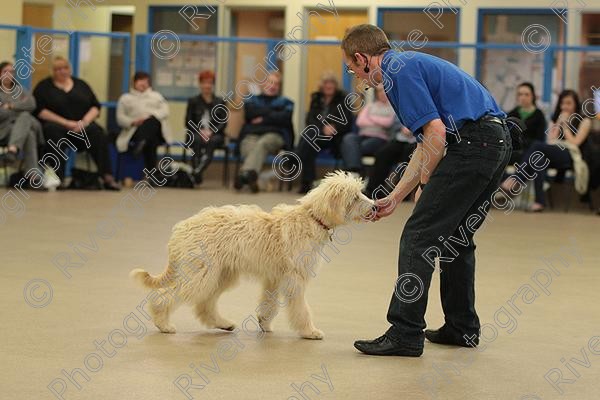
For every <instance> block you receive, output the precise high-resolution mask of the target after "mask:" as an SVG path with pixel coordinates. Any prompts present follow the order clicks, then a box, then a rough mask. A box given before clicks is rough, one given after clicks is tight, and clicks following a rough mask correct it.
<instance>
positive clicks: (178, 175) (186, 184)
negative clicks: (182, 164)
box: [154, 169, 195, 189]
mask: <svg viewBox="0 0 600 400" xmlns="http://www.w3.org/2000/svg"><path fill="white" fill-rule="evenodd" d="M154 177H155V180H156V181H157V182H159V183H160V182H164V181H165V180H166V182H165V183H164V184H163V185H160V186H163V187H171V188H183V189H193V188H194V183H195V182H194V177H193V176H192V174H190V173H188V172H186V171H182V170H181V169H179V170H178V171H177V172H175V173H174V174H173V175H171V176H167V175H163V174H162V173H160V172H157V173H155V174H154Z"/></svg>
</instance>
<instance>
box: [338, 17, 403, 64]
mask: <svg viewBox="0 0 600 400" xmlns="http://www.w3.org/2000/svg"><path fill="white" fill-rule="evenodd" d="M391 48H392V46H391V45H390V42H389V40H388V38H387V36H386V35H385V32H383V30H382V29H381V28H379V27H377V26H375V25H369V24H362V25H356V26H353V27H352V28H350V29H348V30H347V31H346V34H345V35H344V39H343V40H342V50H343V51H344V53H345V54H346V57H349V58H350V59H351V60H352V61H357V60H356V58H355V57H354V54H356V53H364V54H366V55H368V56H378V55H380V54H383V53H384V52H386V51H387V50H390V49H391Z"/></svg>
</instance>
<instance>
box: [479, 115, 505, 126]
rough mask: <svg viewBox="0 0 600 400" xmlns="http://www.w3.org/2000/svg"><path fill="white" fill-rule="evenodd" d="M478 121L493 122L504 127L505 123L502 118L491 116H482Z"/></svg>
mask: <svg viewBox="0 0 600 400" xmlns="http://www.w3.org/2000/svg"><path fill="white" fill-rule="evenodd" d="M480 121H485V122H494V123H496V124H500V125H504V124H505V123H506V121H504V120H503V119H502V118H498V117H494V116H493V115H484V116H483V117H481V118H480Z"/></svg>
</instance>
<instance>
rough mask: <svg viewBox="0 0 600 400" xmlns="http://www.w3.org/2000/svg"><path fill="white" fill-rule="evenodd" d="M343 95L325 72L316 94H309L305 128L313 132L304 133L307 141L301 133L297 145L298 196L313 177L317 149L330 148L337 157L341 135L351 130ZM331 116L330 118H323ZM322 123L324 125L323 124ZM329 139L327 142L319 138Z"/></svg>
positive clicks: (349, 113) (350, 116)
mask: <svg viewBox="0 0 600 400" xmlns="http://www.w3.org/2000/svg"><path fill="white" fill-rule="evenodd" d="M345 99H346V93H345V92H344V91H342V90H340V89H339V83H338V80H337V78H336V77H335V75H334V74H333V73H330V72H326V73H324V74H323V76H322V77H321V81H320V84H319V91H318V92H315V93H313V94H312V95H311V101H310V110H309V111H308V113H307V114H306V126H307V127H309V126H311V125H312V126H314V127H316V128H317V129H318V130H319V132H318V136H319V138H318V139H315V138H316V137H317V136H316V135H317V133H316V129H315V131H313V130H306V129H305V131H306V132H308V134H309V135H310V137H309V138H307V137H305V135H304V134H303V135H302V136H301V137H300V140H299V142H298V147H297V148H296V154H297V155H298V157H299V158H300V161H301V162H302V176H301V184H300V190H299V193H307V192H308V191H309V190H310V189H311V188H312V184H313V181H314V180H315V178H316V161H317V155H318V153H319V151H320V150H321V149H330V150H331V152H332V153H333V155H334V157H336V158H339V157H340V156H341V151H340V147H341V143H342V138H343V137H344V135H345V134H346V133H348V132H350V130H351V129H352V123H353V121H354V115H353V114H352V112H351V111H350V110H349V109H348V107H347V106H346V104H344V101H345ZM328 116H331V117H333V118H334V119H335V121H334V120H333V119H332V118H327V117H328ZM323 122H327V124H324V123H323ZM325 137H331V139H329V140H327V139H322V138H325Z"/></svg>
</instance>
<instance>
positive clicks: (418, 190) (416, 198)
mask: <svg viewBox="0 0 600 400" xmlns="http://www.w3.org/2000/svg"><path fill="white" fill-rule="evenodd" d="M421 193H423V189H421V187H420V186H419V187H417V191H416V192H415V203H416V202H417V201H419V198H420V197H421Z"/></svg>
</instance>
